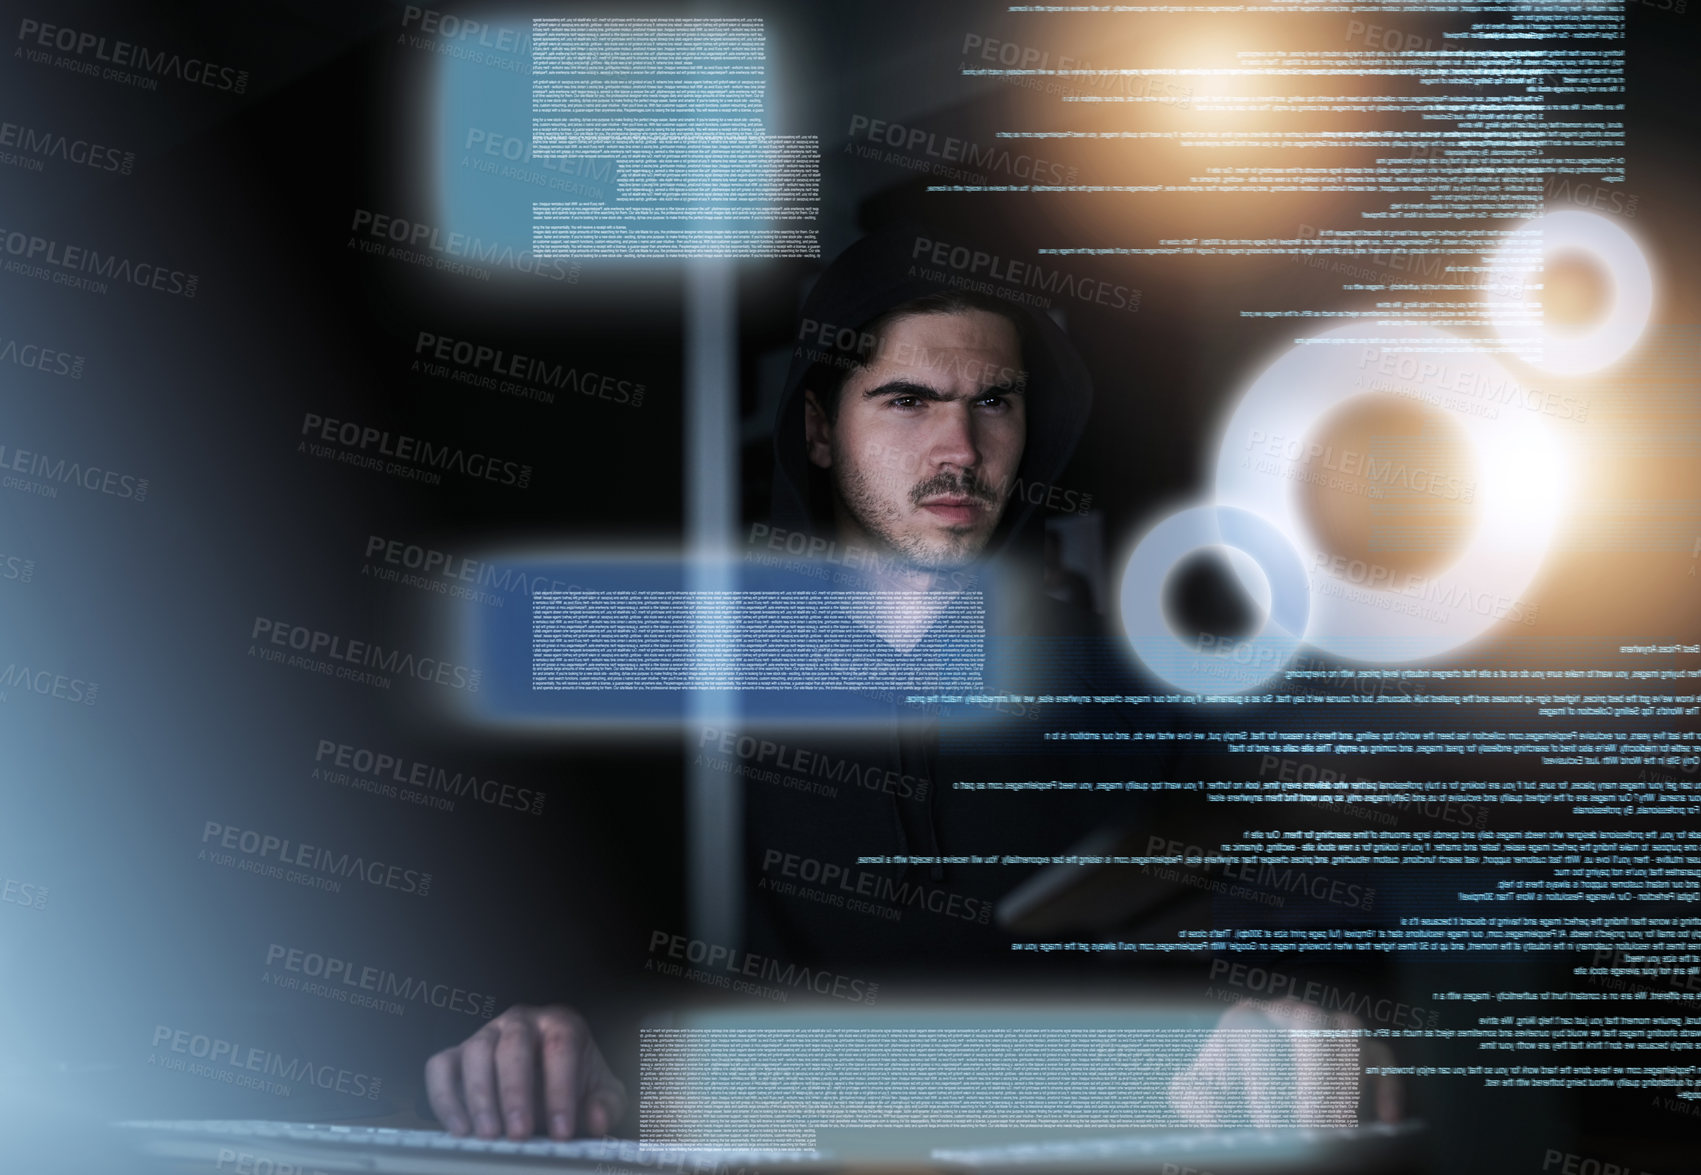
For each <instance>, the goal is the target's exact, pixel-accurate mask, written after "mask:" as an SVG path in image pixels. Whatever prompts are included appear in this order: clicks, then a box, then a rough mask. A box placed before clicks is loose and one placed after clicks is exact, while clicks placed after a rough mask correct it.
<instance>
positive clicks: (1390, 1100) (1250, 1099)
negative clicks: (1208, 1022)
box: [1169, 999, 1403, 1126]
mask: <svg viewBox="0 0 1701 1175" xmlns="http://www.w3.org/2000/svg"><path fill="white" fill-rule="evenodd" d="M1363 1029H1364V1025H1363V1023H1362V1022H1360V1020H1359V1019H1358V1017H1356V1016H1353V1015H1351V1014H1350V1013H1347V1012H1326V1011H1324V1010H1323V1009H1322V1008H1316V1007H1313V1006H1311V1005H1310V1004H1305V1003H1301V1002H1300V1001H1298V1000H1295V999H1281V1000H1277V1001H1275V1002H1273V1003H1261V1002H1259V1001H1255V1000H1243V1001H1242V1002H1240V1003H1238V1004H1236V1005H1235V1006H1234V1007H1232V1008H1230V1009H1229V1010H1228V1011H1227V1012H1225V1013H1223V1018H1222V1019H1221V1020H1220V1021H1218V1023H1217V1027H1216V1030H1215V1031H1214V1032H1212V1033H1211V1035H1210V1037H1209V1038H1208V1039H1207V1040H1206V1042H1205V1046H1204V1047H1203V1048H1202V1049H1200V1050H1199V1055H1198V1056H1197V1057H1195V1058H1194V1059H1193V1063H1192V1064H1191V1065H1188V1066H1187V1067H1186V1068H1184V1069H1183V1070H1181V1072H1179V1073H1177V1074H1176V1075H1175V1079H1174V1080H1173V1081H1171V1082H1170V1087H1169V1104H1170V1106H1171V1108H1172V1109H1174V1110H1175V1111H1176V1113H1178V1114H1179V1115H1180V1116H1181V1117H1182V1118H1183V1119H1185V1120H1186V1121H1187V1122H1189V1123H1190V1124H1192V1125H1194V1126H1235V1125H1241V1124H1242V1123H1245V1122H1250V1124H1251V1125H1253V1126H1354V1125H1357V1124H1359V1123H1360V1122H1362V1121H1364V1120H1366V1119H1367V1118H1368V1119H1370V1120H1374V1121H1381V1122H1394V1121H1398V1120H1399V1118H1400V1117H1401V1114H1402V1111H1403V1105H1402V1102H1403V1090H1402V1089H1401V1087H1400V1085H1399V1080H1398V1078H1394V1077H1386V1076H1366V1075H1365V1072H1364V1070H1365V1068H1366V1067H1374V1066H1382V1065H1386V1064H1388V1063H1390V1062H1391V1061H1392V1060H1393V1053H1392V1051H1391V1050H1390V1049H1389V1048H1388V1045H1387V1042H1386V1041H1382V1040H1375V1039H1371V1038H1366V1037H1362V1036H1358V1035H1356V1034H1357V1033H1359V1032H1361V1031H1363ZM1272 1030H1274V1032H1273V1031H1272ZM1319 1030H1322V1031H1324V1032H1333V1033H1339V1035H1324V1036H1317V1035H1312V1033H1314V1032H1317V1031H1319ZM1283 1032H1285V1033H1286V1034H1287V1040H1286V1048H1275V1049H1273V1048H1272V1047H1271V1046H1272V1044H1273V1043H1274V1041H1273V1039H1272V1037H1273V1036H1276V1035H1277V1034H1280V1033H1283ZM1278 1038H1279V1037H1278Z"/></svg>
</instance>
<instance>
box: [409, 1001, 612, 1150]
mask: <svg viewBox="0 0 1701 1175" xmlns="http://www.w3.org/2000/svg"><path fill="white" fill-rule="evenodd" d="M425 1089H426V1093H427V1094H428V1095H429V1097H430V1098H431V1110H432V1112H433V1113H434V1114H436V1115H437V1120H438V1121H439V1122H441V1123H443V1126H444V1127H445V1128H446V1129H447V1130H448V1131H449V1133H451V1134H460V1135H465V1134H469V1133H474V1134H477V1135H478V1136H479V1137H480V1138H496V1137H497V1136H499V1135H500V1134H502V1133H503V1131H504V1130H506V1131H507V1135H508V1137H509V1138H513V1139H521V1138H530V1137H531V1135H532V1134H533V1132H534V1131H536V1130H538V1129H539V1128H540V1127H542V1128H546V1129H547V1130H548V1132H549V1135H550V1137H551V1138H559V1139H568V1138H572V1137H573V1135H574V1134H575V1133H578V1134H591V1135H603V1134H607V1133H608V1132H609V1130H610V1129H611V1128H612V1127H613V1126H614V1124H615V1123H616V1122H618V1121H619V1120H620V1117H621V1115H623V1114H624V1113H625V1112H626V1086H625V1085H623V1084H622V1083H621V1081H620V1079H619V1078H617V1077H615V1076H614V1074H613V1073H612V1072H611V1071H610V1070H609V1067H608V1063H607V1062H606V1061H604V1060H603V1059H602V1053H600V1052H599V1051H597V1046H596V1041H594V1040H592V1039H591V1032H590V1027H589V1026H588V1025H587V1024H586V1023H585V1019H584V1017H583V1016H581V1015H579V1014H578V1013H577V1012H575V1011H574V1010H573V1009H572V1008H568V1007H563V1006H561V1005H559V1004H555V1005H551V1006H550V1007H547V1008H531V1007H526V1006H525V1005H523V1004H516V1005H515V1006H514V1007H512V1008H509V1009H508V1010H507V1011H506V1012H503V1013H502V1014H501V1015H500V1016H497V1017H496V1018H495V1019H494V1020H491V1021H490V1023H488V1024H486V1025H485V1026H484V1027H483V1028H480V1029H479V1030H478V1031H477V1032H475V1033H473V1034H472V1035H471V1036H469V1037H467V1039H466V1040H465V1041H463V1042H462V1043H460V1044H458V1045H456V1046H455V1047H454V1048H450V1049H444V1050H443V1051H442V1052H440V1053H438V1054H437V1055H436V1056H434V1057H432V1058H431V1059H430V1060H429V1061H427V1062H426V1063H425Z"/></svg>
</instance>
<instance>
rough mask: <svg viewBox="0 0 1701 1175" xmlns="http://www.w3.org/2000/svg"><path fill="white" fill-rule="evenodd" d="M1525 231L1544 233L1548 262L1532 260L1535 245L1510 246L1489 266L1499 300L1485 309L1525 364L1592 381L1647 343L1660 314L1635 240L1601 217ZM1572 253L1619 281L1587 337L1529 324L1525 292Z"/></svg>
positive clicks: (1559, 217) (1555, 215)
mask: <svg viewBox="0 0 1701 1175" xmlns="http://www.w3.org/2000/svg"><path fill="white" fill-rule="evenodd" d="M1519 227H1520V228H1521V229H1535V230H1539V231H1540V233H1541V242H1542V244H1541V256H1540V257H1534V256H1531V255H1530V254H1529V247H1528V244H1527V243H1520V242H1519V240H1518V239H1517V238H1509V239H1508V240H1507V242H1506V243H1505V244H1503V245H1502V246H1501V247H1500V248H1499V249H1498V250H1496V252H1495V253H1494V254H1493V256H1492V257H1490V258H1489V268H1488V274H1487V277H1488V282H1487V285H1488V287H1489V291H1490V295H1491V296H1490V297H1489V298H1487V299H1485V302H1486V305H1487V308H1488V312H1489V319H1490V321H1491V322H1492V323H1493V326H1494V331H1495V333H1496V334H1497V335H1499V336H1500V338H1501V340H1502V341H1503V342H1507V343H1511V344H1514V345H1518V344H1524V345H1526V352H1525V353H1523V354H1521V355H1520V357H1521V358H1522V359H1523V360H1524V361H1525V362H1526V363H1528V364H1529V365H1530V366H1532V367H1536V368H1539V369H1541V370H1542V371H1547V372H1551V373H1553V374H1554V375H1586V374H1588V373H1589V372H1591V371H1599V370H1600V369H1601V368H1603V367H1607V366H1610V365H1611V364H1613V363H1616V362H1618V360H1619V359H1621V358H1623V357H1624V355H1625V353H1626V352H1628V351H1629V350H1630V348H1632V347H1634V346H1635V345H1636V341H1637V340H1638V339H1639V338H1641V337H1642V332H1643V330H1645V329H1646V328H1647V326H1648V320H1649V319H1650V318H1651V317H1652V316H1653V313H1654V274H1653V270H1652V269H1650V268H1649V266H1648V259H1647V258H1646V257H1645V256H1643V254H1642V250H1641V249H1640V248H1639V247H1638V246H1637V244H1636V240H1635V238H1634V237H1632V236H1631V235H1630V234H1629V233H1627V232H1625V231H1624V229H1622V228H1621V227H1619V226H1618V225H1617V224H1616V223H1614V222H1613V221H1611V220H1609V219H1607V218H1606V217H1604V216H1600V215H1597V214H1596V213H1593V212H1581V211H1567V212H1549V213H1546V214H1544V215H1542V216H1538V217H1536V218H1535V219H1533V220H1528V221H1525V222H1524V223H1523V224H1522V225H1520V226H1519ZM1567 252H1578V253H1584V254H1586V255H1588V256H1589V257H1592V258H1593V259H1594V260H1595V261H1596V262H1598V263H1599V264H1600V266H1601V268H1602V269H1604V270H1605V271H1606V272H1607V274H1608V276H1609V277H1611V279H1612V291H1611V298H1610V305H1609V307H1608V309H1607V311H1606V313H1605V314H1603V315H1602V316H1601V318H1600V320H1599V321H1598V322H1596V323H1594V324H1593V325H1591V326H1589V327H1587V328H1585V329H1582V330H1556V329H1553V328H1550V327H1547V326H1546V325H1541V324H1536V323H1532V322H1529V321H1528V320H1527V313H1526V311H1525V307H1526V306H1527V305H1528V303H1526V301H1525V298H1524V290H1525V289H1526V288H1527V287H1528V286H1530V285H1533V284H1535V283H1536V282H1538V281H1539V280H1540V278H1541V275H1542V267H1543V265H1544V264H1545V262H1546V260H1547V259H1548V258H1551V257H1553V256H1554V255H1555V254H1558V253H1567ZM1508 290H1510V291H1511V295H1510V296H1506V293H1505V292H1506V291H1508ZM1496 293H1499V294H1500V295H1501V296H1500V297H1495V296H1494V295H1495V294H1496Z"/></svg>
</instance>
